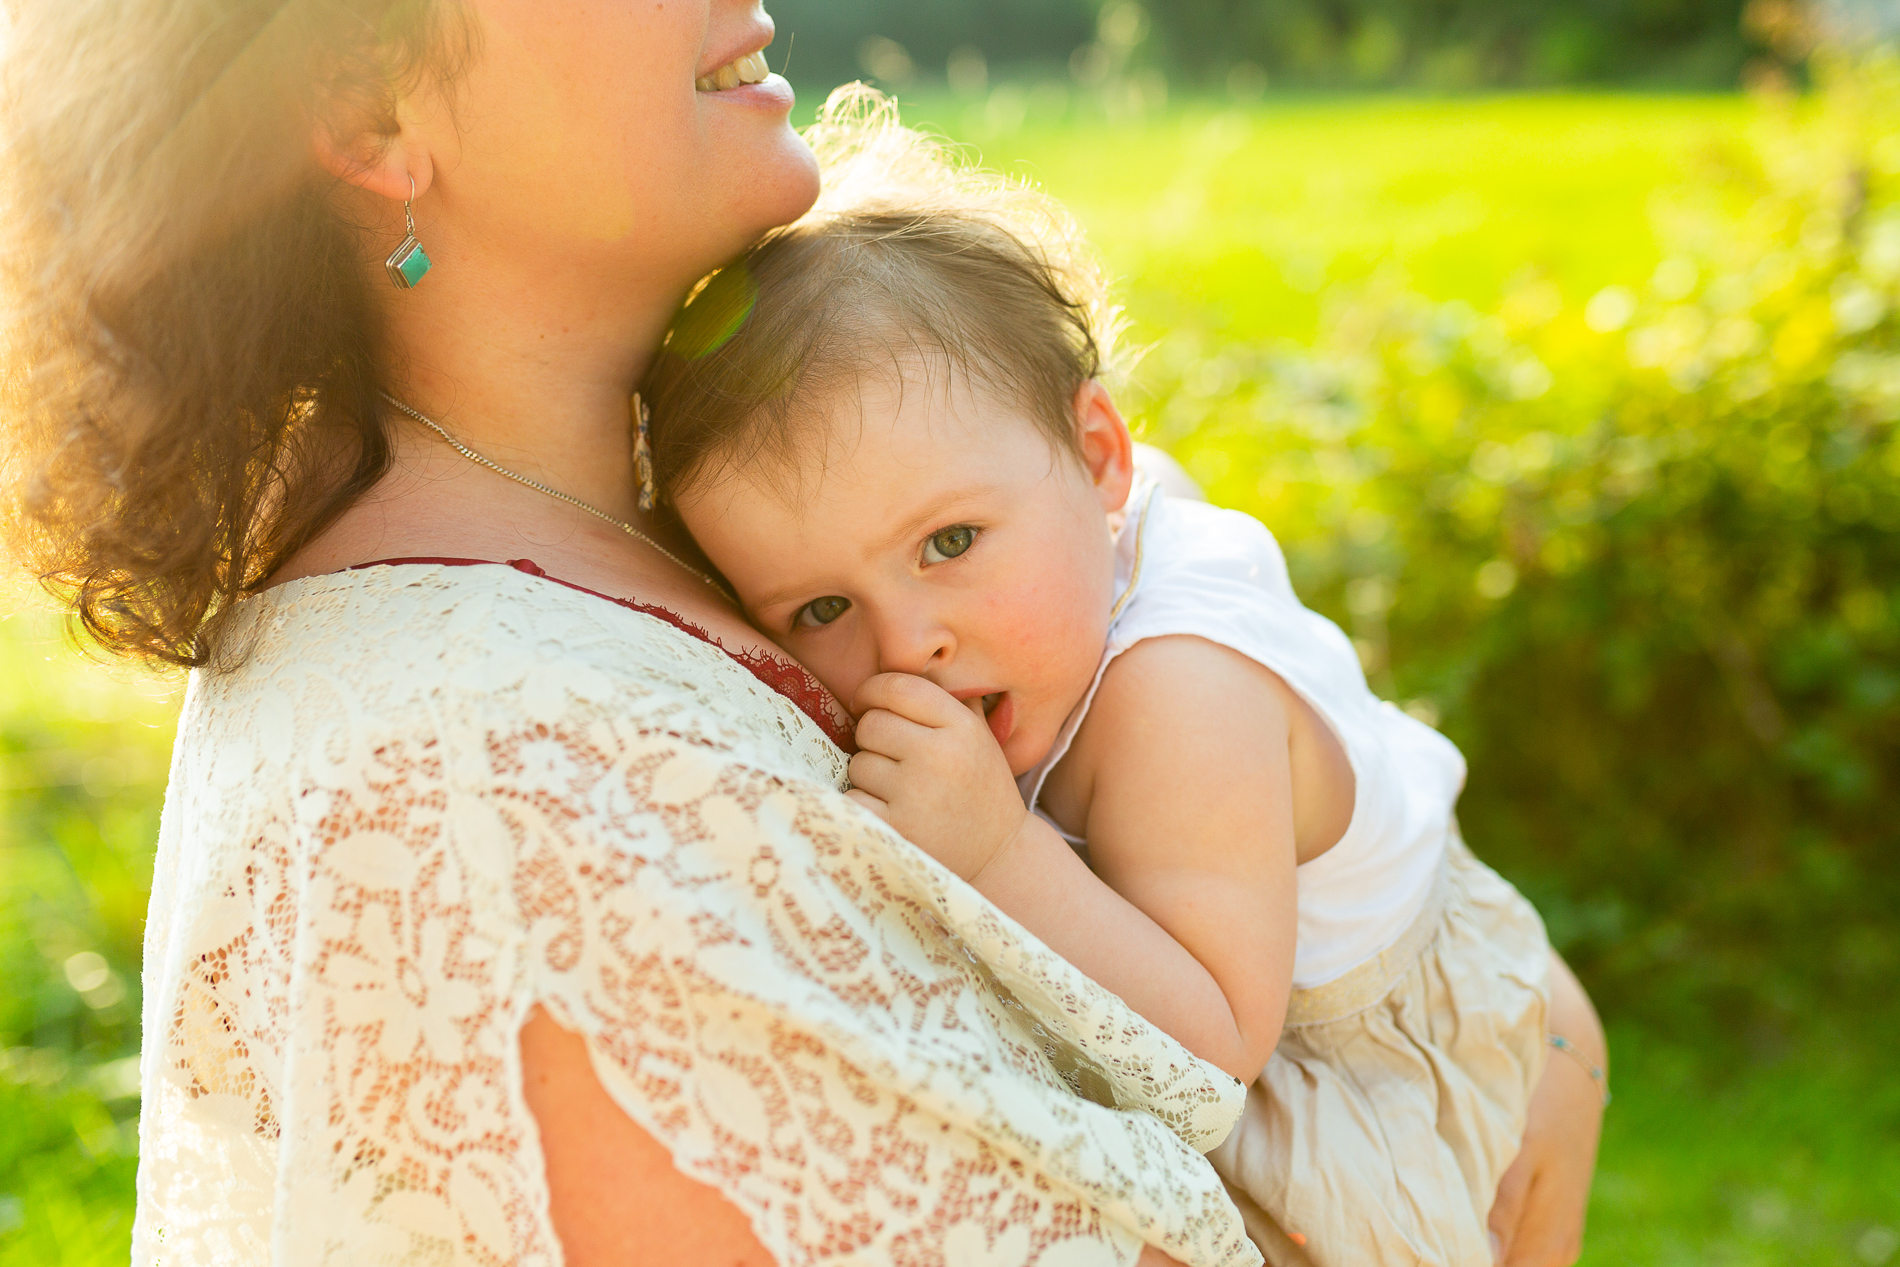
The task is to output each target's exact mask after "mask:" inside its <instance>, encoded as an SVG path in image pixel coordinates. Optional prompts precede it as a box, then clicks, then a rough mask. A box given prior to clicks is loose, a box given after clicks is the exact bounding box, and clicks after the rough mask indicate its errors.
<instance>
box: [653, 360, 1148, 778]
mask: <svg viewBox="0 0 1900 1267" xmlns="http://www.w3.org/2000/svg"><path fill="white" fill-rule="evenodd" d="M946 378H949V379H950V382H948V383H946V382H945V381H944V380H945V379H946ZM891 379H892V381H880V380H871V381H867V382H865V383H863V384H862V385H861V388H860V390H859V391H858V392H856V393H852V392H845V393H842V394H841V395H840V397H839V401H838V404H837V407H836V408H835V409H834V410H833V413H832V417H831V418H830V420H829V422H828V424H827V425H828V427H829V431H828V434H821V435H816V436H814V437H813V442H812V443H810V444H808V445H806V446H805V449H804V451H805V453H806V454H808V455H810V456H809V459H808V461H807V462H806V463H805V464H804V466H803V468H802V469H800V470H798V471H797V472H796V473H795V477H786V476H785V475H784V474H783V473H778V475H779V478H777V479H768V478H761V477H756V476H754V475H753V474H751V473H749V472H743V471H742V472H738V473H736V474H727V475H722V476H718V477H714V478H712V479H709V480H707V481H704V482H703V483H702V484H701V485H700V486H698V487H690V488H688V489H687V490H685V492H684V493H683V494H682V495H681V496H680V497H679V498H678V505H679V510H680V514H681V517H682V518H683V519H684V520H685V523H686V526H687V528H688V529H689V530H691V532H692V534H693V536H694V537H695V538H696V539H697V540H698V541H699V544H700V546H701V548H703V549H704V550H705V551H706V554H707V556H708V557H709V558H711V560H712V561H713V563H714V564H716V565H717V566H718V567H719V569H720V570H721V571H722V572H724V573H725V574H726V577H727V579H728V580H730V581H731V582H732V584H733V586H734V588H736V589H737V590H738V593H739V597H740V600H741V602H743V603H744V605H745V610H746V614H747V616H748V617H749V618H750V619H751V620H752V622H753V623H754V624H756V625H757V626H758V627H759V628H760V629H761V630H763V631H764V632H765V633H766V634H767V635H768V636H770V637H771V638H773V639H774V640H776V641H777V642H778V643H779V645H780V646H782V647H784V648H785V649H786V650H787V651H788V652H790V653H791V654H792V655H794V656H796V657H797V658H798V659H799V660H800V661H802V662H803V663H804V664H805V665H806V667H808V668H809V669H811V671H812V672H813V673H815V674H817V675H818V677H819V678H820V679H821V680H822V681H823V682H824V683H825V685H826V686H827V687H829V688H830V689H831V691H832V693H833V694H835V695H836V696H837V697H838V698H839V699H840V700H841V701H843V703H844V704H845V705H846V706H847V707H849V708H851V709H852V710H853V712H854V713H855V712H857V711H859V710H858V709H857V706H856V704H855V702H854V701H855V698H856V695H857V691H858V688H859V687H860V686H861V685H863V683H864V682H865V681H866V680H867V679H869V678H871V677H873V676H875V675H877V674H879V673H886V672H901V673H912V674H916V675H918V676H920V677H924V678H927V679H929V680H930V681H932V682H935V683H936V684H937V685H938V686H941V687H942V688H943V689H944V690H946V691H948V692H949V693H950V694H951V695H954V696H955V697H956V698H958V699H959V700H963V701H965V703H966V704H968V705H969V706H970V707H971V708H980V709H982V710H983V712H984V713H985V715H986V716H987V718H988V720H989V725H990V731H991V733H992V734H994V735H995V736H996V739H997V742H998V743H999V744H1001V745H1002V748H1003V752H1004V755H1005V756H1006V757H1007V758H1008V759H1009V765H1010V769H1011V770H1012V771H1013V772H1014V773H1016V774H1021V773H1023V772H1024V771H1026V770H1028V769H1030V768H1031V767H1033V766H1034V765H1035V764H1036V763H1037V762H1039V761H1040V760H1042V758H1043V757H1044V756H1045V755H1046V754H1047V753H1048V751H1049V749H1050V747H1051V746H1052V745H1053V744H1054V742H1055V738H1056V732H1057V731H1058V729H1059V728H1060V727H1061V725H1062V722H1063V720H1064V719H1065V718H1067V716H1068V715H1069V712H1070V711H1071V710H1072V709H1073V708H1074V707H1075V706H1076V704H1077V703H1079V702H1080V701H1081V698H1082V695H1083V694H1084V692H1086V691H1087V690H1088V687H1089V683H1090V682H1091V681H1092V680H1093V679H1094V676H1095V669H1096V666H1097V663H1098V662H1099V661H1100V659H1101V654H1102V646H1103V641H1104V639H1105V638H1106V636H1107V630H1108V616H1109V609H1110V607H1111V605H1112V604H1113V601H1114V594H1113V592H1112V591H1113V587H1114V535H1113V532H1112V531H1111V528H1110V516H1111V515H1112V514H1113V513H1114V512H1116V511H1119V510H1120V509H1121V508H1122V505H1123V503H1124V502H1125V501H1126V500H1127V497H1128V488H1129V482H1130V480H1131V478H1132V471H1133V468H1132V464H1131V458H1130V449H1129V439H1128V429H1127V427H1126V426H1125V425H1124V424H1123V422H1122V420H1121V417H1120V416H1119V415H1118V414H1117V413H1116V412H1115V408H1114V405H1113V404H1112V403H1111V402H1110V401H1109V399H1108V396H1107V394H1106V393H1105V392H1103V391H1102V389H1101V388H1100V387H1099V386H1098V385H1096V384H1093V383H1091V384H1088V385H1087V386H1085V387H1084V388H1083V389H1082V392H1081V394H1080V395H1079V396H1078V398H1077V402H1078V408H1077V415H1078V419H1079V424H1080V427H1081V437H1082V448H1083V458H1082V459H1081V460H1077V458H1076V457H1074V456H1073V455H1071V454H1069V453H1067V452H1058V451H1057V450H1056V449H1055V448H1053V447H1052V446H1051V444H1050V442H1049V440H1048V439H1046V438H1045V435H1044V433H1043V432H1042V431H1040V430H1038V428H1037V427H1036V425H1035V423H1034V422H1032V421H1031V420H1030V418H1029V417H1028V415H1027V413H1026V411H1025V410H1023V409H1022V408H1021V407H1019V406H1017V405H1014V404H1012V403H1009V402H1007V401H1005V400H1004V399H1003V398H1002V397H1001V396H999V395H997V394H996V393H993V392H990V391H987V390H985V389H984V388H982V387H980V386H972V385H970V384H968V383H967V382H966V380H965V376H964V375H962V374H956V375H954V376H951V375H946V374H945V373H943V372H942V371H941V367H938V372H935V373H932V374H929V375H928V376H926V374H925V373H924V371H923V370H922V368H921V367H920V366H917V365H913V366H910V367H908V368H907V369H906V370H905V372H904V374H903V380H902V382H901V383H900V382H898V381H895V379H896V375H892V376H891Z"/></svg>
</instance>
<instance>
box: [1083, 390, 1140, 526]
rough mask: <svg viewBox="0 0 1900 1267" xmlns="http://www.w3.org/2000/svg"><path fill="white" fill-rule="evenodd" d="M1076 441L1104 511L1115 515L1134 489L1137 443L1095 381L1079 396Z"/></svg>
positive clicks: (1112, 400) (1110, 398)
mask: <svg viewBox="0 0 1900 1267" xmlns="http://www.w3.org/2000/svg"><path fill="white" fill-rule="evenodd" d="M1075 439H1076V447H1077V448H1078V449H1079V450H1080V452H1081V457H1082V469H1083V470H1085V471H1087V472H1088V476H1089V482H1090V483H1092V484H1094V485H1095V493H1096V497H1097V498H1098V499H1099V500H1100V502H1101V504H1102V510H1103V511H1104V512H1105V513H1107V514H1111V515H1112V514H1114V513H1115V512H1116V511H1118V510H1120V509H1121V508H1122V507H1124V506H1126V505H1127V504H1128V490H1129V489H1131V488H1132V487H1134V482H1135V442H1134V439H1133V438H1132V437H1131V436H1130V435H1129V434H1128V424H1127V422H1125V421H1123V419H1122V415H1121V411H1120V410H1119V409H1117V408H1115V401H1114V399H1113V398H1112V397H1110V396H1109V394H1108V389H1107V388H1106V387H1103V386H1102V384H1101V383H1100V382H1099V381H1097V380H1096V379H1093V378H1091V379H1090V380H1089V381H1088V382H1086V383H1083V384H1082V386H1080V387H1079V388H1077V389H1076V392H1075Z"/></svg>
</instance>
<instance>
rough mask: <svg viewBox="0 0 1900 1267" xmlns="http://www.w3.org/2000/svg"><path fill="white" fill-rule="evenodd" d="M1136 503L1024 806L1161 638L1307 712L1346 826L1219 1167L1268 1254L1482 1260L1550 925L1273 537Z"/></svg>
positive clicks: (1429, 737)
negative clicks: (1114, 678)
mask: <svg viewBox="0 0 1900 1267" xmlns="http://www.w3.org/2000/svg"><path fill="white" fill-rule="evenodd" d="M1130 506H1131V511H1130V514H1129V517H1128V522H1127V524H1126V525H1125V526H1124V528H1123V529H1122V532H1121V536H1120V540H1119V542H1118V547H1117V566H1116V573H1117V575H1116V584H1117V592H1118V598H1117V600H1116V607H1115V613H1114V616H1113V618H1112V619H1111V622H1110V626H1109V633H1108V643H1107V647H1106V648H1105V650H1104V653H1103V656H1102V664H1101V667H1100V669H1099V670H1098V671H1097V675H1096V679H1095V686H1094V687H1091V688H1090V691H1089V694H1088V696H1087V697H1085V699H1084V700H1083V703H1082V704H1081V706H1080V707H1078V708H1077V709H1076V711H1075V713H1074V715H1072V716H1071V717H1070V718H1069V719H1068V721H1067V722H1066V723H1065V724H1064V726H1063V728H1062V730H1061V732H1060V733H1059V735H1058V739H1057V742H1056V745H1055V746H1054V748H1053V749H1052V750H1051V752H1050V754H1049V756H1048V757H1047V758H1045V760H1044V761H1043V762H1042V763H1041V764H1040V765H1038V766H1037V767H1036V768H1035V769H1033V770H1031V771H1029V772H1028V773H1026V774H1025V775H1023V777H1022V779H1021V781H1020V786H1021V789H1022V792H1023V795H1024V798H1025V800H1027V801H1028V803H1029V804H1030V805H1031V807H1032V808H1033V807H1035V805H1036V802H1037V798H1038V797H1039V795H1040V793H1041V789H1042V786H1043V783H1044V781H1045V780H1046V779H1047V777H1048V774H1049V771H1050V770H1051V769H1052V768H1053V767H1054V766H1055V765H1056V764H1057V763H1058V762H1059V761H1060V760H1061V759H1062V757H1063V755H1064V754H1065V753H1066V752H1067V751H1068V748H1069V746H1070V744H1071V743H1072V742H1073V740H1074V737H1075V735H1076V733H1077V732H1078V731H1079V730H1080V728H1081V726H1082V725H1083V723H1084V721H1085V719H1086V717H1087V715H1088V710H1089V706H1090V704H1091V703H1092V702H1093V699H1094V696H1095V689H1096V687H1099V685H1100V683H1101V680H1102V674H1104V673H1105V672H1106V671H1107V669H1108V667H1109V665H1110V664H1111V663H1113V661H1114V659H1115V657H1117V656H1118V655H1120V654H1121V653H1122V652H1124V651H1126V650H1128V648H1130V647H1132V646H1134V645H1136V644H1137V643H1139V642H1141V641H1143V640H1145V639H1148V638H1160V637H1167V636H1173V635H1193V636H1197V637H1202V638H1206V639H1208V640H1209V641H1211V642H1216V643H1219V644H1220V645H1222V646H1226V647H1231V648H1233V649H1234V650H1236V651H1239V652H1240V653H1242V654H1243V655H1246V656H1248V657H1250V658H1251V659H1253V660H1255V661H1257V662H1258V663H1260V664H1262V665H1264V666H1266V667H1267V668H1269V669H1271V670H1273V671H1274V672H1275V673H1277V674H1278V675H1279V676H1280V677H1281V678H1282V679H1283V680H1284V681H1285V682H1286V683H1287V685H1288V686H1290V687H1291V688H1292V689H1293V690H1294V691H1296V692H1297V693H1298V694H1299V695H1300V696H1301V698H1302V699H1304V700H1305V701H1306V702H1307V703H1308V704H1310V705H1311V706H1312V707H1313V709H1314V711H1315V712H1317V713H1318V714H1319V716H1320V717H1321V718H1322V719H1323V720H1324V721H1325V722H1326V724H1327V725H1328V726H1329V727H1330V728H1331V729H1332V731H1333V733H1334V734H1335V735H1336V736H1337V737H1338V739H1339V742H1340V745H1341V747H1342V748H1343V749H1344V750H1345V753H1346V756H1347V759H1348V760H1349V762H1350V763H1351V766H1352V771H1353V776H1354V781H1355V795H1354V803H1353V813H1352V819H1351V822H1350V824H1349V826H1348V827H1347V829H1346V832H1345V834H1344V835H1343V836H1342V837H1341V838H1340V840H1339V842H1338V843H1337V844H1335V845H1334V846H1333V847H1332V848H1331V849H1330V850H1328V851H1327V852H1326V853H1324V854H1322V855H1321V856H1320V857H1318V858H1316V859H1314V860H1313V861H1311V862H1308V863H1306V864H1305V865H1303V866H1301V867H1300V868H1299V869H1298V873H1297V881H1298V895H1299V897H1298V920H1299V928H1298V943H1297V949H1296V952H1295V958H1294V968H1293V985H1294V987H1295V988H1294V991H1293V996H1292V999H1291V1001H1290V1004H1289V1007H1288V1011H1287V1028H1286V1031H1285V1033H1284V1034H1283V1035H1282V1037H1281V1040H1280V1043H1279V1046H1278V1047H1277V1049H1276V1050H1275V1052H1274V1054H1273V1057H1272V1058H1271V1060H1270V1061H1269V1063H1268V1065H1267V1068H1266V1070H1265V1071H1264V1072H1263V1073H1262V1075H1261V1077H1260V1079H1259V1080H1258V1081H1257V1082H1256V1083H1255V1085H1254V1086H1253V1088H1252V1089H1251V1090H1250V1092H1249V1095H1248V1105H1247V1109H1246V1111H1245V1113H1244V1114H1243V1116H1242V1119H1241V1123H1240V1125H1239V1126H1238V1127H1236V1129H1235V1131H1234V1133H1233V1134H1232V1135H1230V1136H1229V1137H1228V1139H1227V1140H1226V1141H1225V1142H1224V1143H1223V1144H1222V1145H1221V1146H1220V1147H1219V1148H1217V1149H1215V1150H1214V1151H1213V1152H1212V1153H1211V1154H1210V1156H1211V1158H1212V1159H1213V1161H1214V1163H1215V1166H1216V1169H1218V1170H1220V1171H1221V1173H1222V1177H1223V1178H1224V1179H1225V1180H1226V1181H1227V1182H1228V1184H1229V1187H1230V1190H1231V1192H1232V1195H1233V1196H1234V1198H1235V1201H1236V1204H1238V1205H1239V1206H1240V1209H1241V1212H1242V1214H1243V1216H1245V1217H1246V1219H1247V1223H1248V1230H1249V1233H1250V1234H1251V1235H1252V1236H1253V1238H1254V1240H1255V1242H1256V1243H1257V1244H1258V1245H1259V1246H1260V1248H1261V1250H1262V1251H1263V1252H1264V1253H1265V1255H1266V1257H1267V1258H1268V1260H1269V1261H1270V1262H1273V1263H1276V1264H1300V1265H1304V1264H1325V1265H1328V1267H1331V1265H1333V1264H1338V1265H1339V1267H1346V1265H1348V1264H1351V1265H1353V1267H1366V1265H1379V1264H1388V1263H1389V1264H1393V1265H1395V1267H1396V1265H1398V1264H1405V1265H1407V1267H1411V1265H1413V1264H1446V1265H1451V1264H1456V1265H1457V1267H1490V1264H1491V1261H1492V1259H1491V1250H1490V1242H1489V1237H1488V1235H1487V1232H1486V1216H1487V1215H1488V1213H1489V1211H1490V1207H1491V1202H1492V1199H1493V1198H1494V1196H1495V1195H1496V1191H1497V1184H1498V1180H1499V1178H1500V1177H1501V1176H1502V1174H1503V1171H1504V1169H1505V1167H1507V1166H1508V1165H1509V1164H1510V1162H1511V1160H1512V1158H1514V1157H1515V1156H1516V1154H1517V1148H1518V1144H1519V1141H1520V1139H1521V1137H1522V1135H1523V1128H1524V1117H1525V1112H1526V1109H1527V1107H1528V1104H1529V1099H1530V1093H1531V1090H1532V1088H1533V1087H1534V1086H1535V1085H1536V1082H1537V1078H1538V1076H1539V1075H1540V1074H1541V1073H1542V1070H1543V1062H1544V1057H1545V1053H1546V1043H1545V1038H1546V1032H1545V1011H1546V1007H1547V1002H1548V981H1547V976H1548V964H1549V945H1548V942H1547V941H1546V939H1545V935H1544V929H1543V924H1542V922H1541V921H1540V920H1539V919H1538V917H1537V913H1536V912H1535V911H1534V910H1533V909H1532V908H1531V907H1530V905H1529V904H1528V903H1527V902H1525V901H1524V899H1523V898H1522V897H1521V896H1519V895H1518V894H1517V892H1516V891H1515V890H1514V889H1512V888H1511V886H1510V885H1509V884H1507V883H1506V882H1505V881H1504V880H1503V879H1501V878H1500V877H1498V876H1497V875H1496V874H1495V873H1494V872H1492V871H1491V870H1490V869H1489V868H1487V867H1485V866H1484V865H1483V864H1481V863H1479V862H1478V861H1477V860H1476V859H1474V858H1473V857H1472V856H1471V854H1470V852H1469V851H1468V850H1467V849H1466V848H1465V847H1464V845H1463V843H1462V841H1461V840H1460V839H1459V837H1458V830H1457V824H1456V820H1455V818H1454V817H1453V809H1454V806H1455V804H1456V802H1457V798H1458V793H1459V791H1460V789H1461V788H1462V787H1463V785H1464V777H1465V763H1464V759H1463V757H1462V756H1461V755H1460V754H1459V752H1458V750H1457V748H1456V747H1455V746H1453V745H1452V743H1451V741H1450V740H1448V739H1446V738H1445V737H1444V736H1443V735H1441V734H1439V733H1438V732H1437V731H1435V730H1433V729H1431V728H1430V727H1429V726H1426V725H1425V724H1423V723H1422V722H1419V721H1417V720H1415V719H1413V718H1411V717H1409V716H1407V715H1406V714H1405V713H1403V712H1401V711H1399V710H1398V709H1397V708H1394V707H1393V706H1392V705H1391V704H1389V703H1387V702H1385V701H1382V700H1380V699H1379V698H1378V697H1376V696H1375V695H1374V694H1373V693H1372V691H1371V689H1370V688H1369V687H1368V686H1367V684H1366V679H1365V675H1364V673H1363V671H1362V670H1361V668H1360V665H1359V660H1358V657H1357V655H1356V654H1355V652H1354V650H1353V647H1352V643H1351V641H1350V640H1349V639H1347V637H1346V636H1345V634H1344V633H1342V632H1341V631H1340V630H1339V628H1338V626H1336V625H1334V624H1333V623H1332V622H1331V621H1329V620H1327V619H1325V618H1324V617H1322V616H1320V615H1318V614H1317V613H1315V612H1313V611H1310V610H1308V609H1307V608H1306V607H1304V606H1303V605H1301V603H1300V601H1299V599H1298V598H1297V597H1296V596H1295V594H1294V592H1293V587H1292V584H1291V581H1290V580H1289V578H1288V575H1287V569H1286V562H1285V560H1284V558H1283V557H1282V555H1281V553H1280V549H1279V546H1278V544H1277V543H1276V542H1275V541H1274V539H1273V536H1272V534H1271V533H1269V532H1268V531H1267V530H1266V529H1265V528H1264V527H1262V526H1261V524H1260V523H1259V521H1257V520H1255V519H1253V518H1252V517H1250V516H1247V515H1244V514H1240V513H1238V512H1235V511H1229V510H1220V509H1217V508H1215V507H1212V506H1209V505H1206V504H1204V503H1200V502H1194V501H1186V500H1181V499H1178V498H1172V497H1168V496H1165V495H1163V494H1161V493H1160V492H1159V490H1158V489H1156V488H1155V487H1154V486H1153V485H1151V484H1146V483H1143V484H1141V485H1139V486H1138V487H1137V488H1136V490H1135V493H1134V495H1133V497H1132V498H1131V500H1130ZM1183 724H1191V723H1188V722H1185V721H1184V723H1183ZM1070 840H1071V842H1072V843H1074V844H1076V845H1078V846H1081V845H1083V844H1084V842H1081V841H1078V840H1075V839H1074V838H1073V837H1070Z"/></svg>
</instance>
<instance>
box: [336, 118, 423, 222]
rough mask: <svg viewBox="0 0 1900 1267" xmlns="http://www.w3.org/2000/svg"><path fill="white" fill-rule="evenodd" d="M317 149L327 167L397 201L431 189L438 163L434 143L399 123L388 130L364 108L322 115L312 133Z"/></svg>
mask: <svg viewBox="0 0 1900 1267" xmlns="http://www.w3.org/2000/svg"><path fill="white" fill-rule="evenodd" d="M310 146H311V150H312V151H313V152H314V153H315V154H316V158H317V162H318V164H319V165H321V166H322V167H323V169H324V170H325V171H327V172H329V173H330V174H331V175H332V176H335V177H336V178H337V179H338V180H340V181H343V182H344V183H345V184H349V185H355V186H356V187H357V188H358V189H361V190H363V191H364V192H366V193H371V194H376V195H379V196H381V197H384V198H388V199H391V200H393V201H396V202H402V201H403V200H405V199H407V198H409V197H410V196H411V184H410V182H411V181H413V182H414V186H413V188H414V195H413V196H415V197H417V198H420V197H421V196H422V195H423V194H424V193H426V192H428V189H429V185H430V184H431V183H432V182H433V181H434V179H435V163H434V160H433V156H432V155H431V154H430V152H429V150H428V147H427V146H426V145H423V144H422V143H421V142H420V141H419V140H418V139H417V138H415V137H413V136H412V135H410V132H409V129H407V128H404V127H402V126H401V125H400V123H398V124H397V126H396V130H395V131H393V132H388V131H383V130H382V129H381V128H379V127H377V126H376V125H375V123H374V122H373V120H372V119H371V118H370V117H369V116H368V115H366V114H365V113H364V112H361V111H356V110H349V109H347V108H345V109H341V110H339V112H338V114H337V116H336V117H334V118H329V119H318V120H317V122H316V124H315V126H313V127H312V128H311V133H310Z"/></svg>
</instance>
